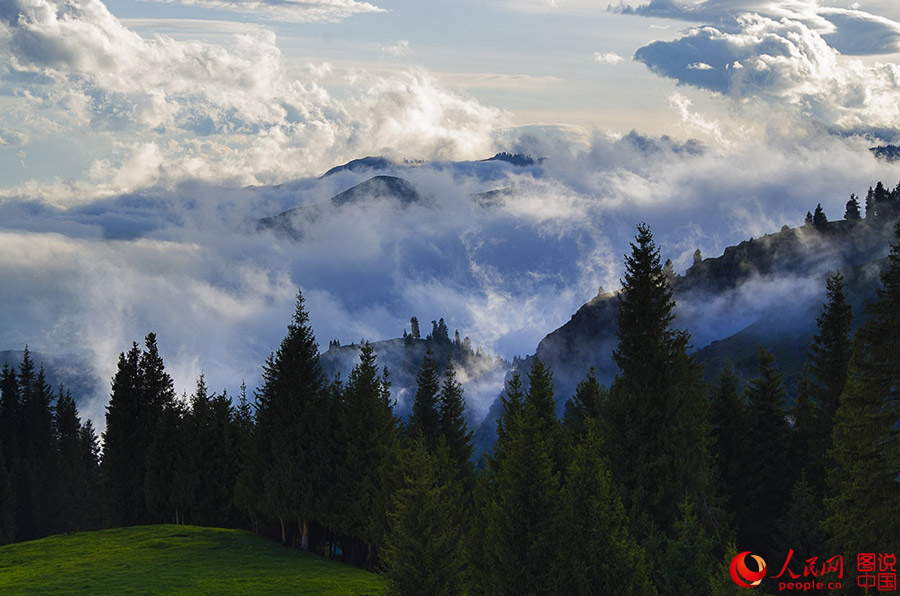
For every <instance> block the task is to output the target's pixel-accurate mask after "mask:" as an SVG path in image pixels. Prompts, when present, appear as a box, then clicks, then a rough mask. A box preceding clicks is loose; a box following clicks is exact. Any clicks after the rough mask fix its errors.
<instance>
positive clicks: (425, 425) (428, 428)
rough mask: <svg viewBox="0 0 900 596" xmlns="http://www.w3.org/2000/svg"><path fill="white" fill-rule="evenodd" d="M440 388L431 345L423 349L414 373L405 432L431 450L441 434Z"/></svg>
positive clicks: (434, 447)
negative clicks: (414, 389) (416, 371)
mask: <svg viewBox="0 0 900 596" xmlns="http://www.w3.org/2000/svg"><path fill="white" fill-rule="evenodd" d="M440 389H441V386H440V378H439V377H438V371H437V365H436V364H435V362H434V356H433V354H432V352H431V347H428V349H427V350H426V351H425V357H424V358H423V359H422V366H421V368H419V372H418V374H416V396H415V399H414V400H413V405H412V413H411V414H410V416H409V421H408V423H407V426H406V434H407V436H409V438H411V439H421V440H422V441H423V442H424V444H425V447H426V448H428V449H429V450H431V451H434V450H435V449H436V448H437V444H438V440H439V438H440V435H441V421H440V413H439V412H438V393H439V391H440Z"/></svg>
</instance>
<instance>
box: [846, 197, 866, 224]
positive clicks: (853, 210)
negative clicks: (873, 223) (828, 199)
mask: <svg viewBox="0 0 900 596" xmlns="http://www.w3.org/2000/svg"><path fill="white" fill-rule="evenodd" d="M844 219H846V220H847V221H859V220H860V219H862V214H861V213H860V210H859V198H857V196H856V195H854V194H851V195H850V200H849V201H847V207H846V209H845V210H844Z"/></svg>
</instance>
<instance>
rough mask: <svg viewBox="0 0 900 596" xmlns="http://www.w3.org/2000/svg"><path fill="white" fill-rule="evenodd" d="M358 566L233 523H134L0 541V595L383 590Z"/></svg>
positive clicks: (330, 595) (331, 594)
mask: <svg viewBox="0 0 900 596" xmlns="http://www.w3.org/2000/svg"><path fill="white" fill-rule="evenodd" d="M384 593H385V590H384V585H383V583H382V581H381V579H380V578H379V577H378V576H376V575H374V574H372V573H368V572H366V571H363V570H362V569H359V568H356V567H352V566H350V565H345V564H342V563H337V562H334V561H329V560H327V559H324V558H322V557H319V556H316V555H313V554H310V553H302V552H300V551H296V550H293V549H288V548H284V547H282V546H280V545H278V544H277V543H275V542H270V541H268V540H266V539H264V538H261V537H259V536H256V535H254V534H250V533H248V532H243V531H240V530H222V529H217V528H198V527H193V526H139V527H132V528H119V529H114V530H104V531H100V532H79V533H74V534H66V535H59V536H50V537H48V538H43V539H41V540H35V541H32V542H22V543H18V544H11V545H8V546H3V547H0V594H17V595H43V594H46V595H48V596H49V595H51V594H52V595H54V596H62V595H68V594H72V595H81V594H91V595H92V596H105V595H109V596H119V595H121V594H146V595H151V594H160V595H162V594H181V595H184V596H200V595H209V596H213V595H215V596H218V595H223V594H234V595H237V594H241V595H248V596H249V595H254V594H259V595H260V596H262V595H268V594H284V595H290V594H304V595H322V596H339V595H341V596H343V595H352V594H357V595H372V596H374V595H377V594H384Z"/></svg>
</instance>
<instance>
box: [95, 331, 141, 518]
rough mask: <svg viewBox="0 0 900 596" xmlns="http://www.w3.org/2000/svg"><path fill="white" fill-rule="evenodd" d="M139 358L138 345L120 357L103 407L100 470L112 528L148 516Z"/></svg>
mask: <svg viewBox="0 0 900 596" xmlns="http://www.w3.org/2000/svg"><path fill="white" fill-rule="evenodd" d="M140 358H141V352H140V348H138V345H137V343H133V344H132V346H131V349H130V350H129V351H128V352H127V353H122V354H120V355H119V364H118V369H117V371H116V374H115V376H114V377H113V380H112V391H111V393H110V398H109V405H107V407H106V431H105V432H104V433H103V462H102V471H103V479H104V485H105V486H104V489H105V490H104V492H105V494H106V497H107V499H108V505H107V511H108V513H109V521H110V523H112V525H114V526H129V525H137V524H140V523H144V522H145V521H146V520H147V517H148V516H147V506H146V503H145V496H144V472H145V470H144V464H145V461H144V460H145V457H144V448H145V447H146V444H147V443H146V440H147V436H146V431H145V428H146V424H145V417H146V415H147V405H146V404H144V403H143V396H142V395H141V385H140V377H139V364H140Z"/></svg>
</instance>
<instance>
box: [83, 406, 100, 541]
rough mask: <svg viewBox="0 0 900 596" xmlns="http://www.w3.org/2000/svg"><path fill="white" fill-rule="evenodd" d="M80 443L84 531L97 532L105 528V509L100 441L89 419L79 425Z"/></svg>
mask: <svg viewBox="0 0 900 596" xmlns="http://www.w3.org/2000/svg"><path fill="white" fill-rule="evenodd" d="M78 436H79V439H80V442H81V457H82V460H83V461H84V471H85V484H86V486H87V498H86V500H85V506H86V511H85V514H84V519H83V522H84V526H83V528H82V529H84V530H99V529H101V528H104V527H106V507H105V503H106V501H105V499H104V495H103V484H102V479H101V474H100V441H99V440H98V438H97V432H96V431H95V430H94V423H93V422H91V420H90V419H88V420H86V421H85V422H84V424H82V425H81V430H79V432H78Z"/></svg>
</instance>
